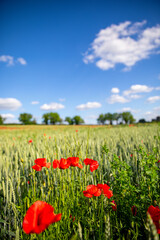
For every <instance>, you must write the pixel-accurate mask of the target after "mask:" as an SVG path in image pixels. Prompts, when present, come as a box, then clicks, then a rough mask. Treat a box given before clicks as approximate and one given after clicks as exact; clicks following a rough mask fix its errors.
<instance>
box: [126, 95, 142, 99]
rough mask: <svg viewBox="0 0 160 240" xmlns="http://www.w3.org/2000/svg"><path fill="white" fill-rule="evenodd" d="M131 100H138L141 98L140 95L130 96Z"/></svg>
mask: <svg viewBox="0 0 160 240" xmlns="http://www.w3.org/2000/svg"><path fill="white" fill-rule="evenodd" d="M129 97H130V98H131V99H138V98H141V97H142V96H141V95H138V94H132V95H130V96H129Z"/></svg>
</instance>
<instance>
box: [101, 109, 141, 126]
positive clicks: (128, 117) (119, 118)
mask: <svg viewBox="0 0 160 240" xmlns="http://www.w3.org/2000/svg"><path fill="white" fill-rule="evenodd" d="M107 121H108V122H109V124H110V125H112V124H113V121H116V123H117V124H119V123H121V124H122V123H123V122H125V124H132V123H135V121H136V120H135V119H134V117H133V115H132V114H131V113H130V112H123V113H105V114H100V115H99V117H98V119H97V122H98V124H106V122H107Z"/></svg>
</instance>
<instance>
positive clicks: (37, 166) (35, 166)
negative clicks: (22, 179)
mask: <svg viewBox="0 0 160 240" xmlns="http://www.w3.org/2000/svg"><path fill="white" fill-rule="evenodd" d="M32 168H33V169H34V170H36V171H41V170H42V167H41V166H40V165H34V166H32Z"/></svg>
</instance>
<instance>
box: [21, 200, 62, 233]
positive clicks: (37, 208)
mask: <svg viewBox="0 0 160 240" xmlns="http://www.w3.org/2000/svg"><path fill="white" fill-rule="evenodd" d="M61 215H62V214H61V213H60V214H54V208H53V207H52V206H51V205H49V204H48V203H46V202H43V201H36V202H35V203H34V204H33V205H31V206H30V208H29V209H28V210H27V213H26V215H25V217H24V219H23V225H22V227H23V231H24V232H25V233H26V234H30V233H36V234H39V233H41V232H43V231H44V230H45V229H47V228H48V227H49V225H50V224H52V223H54V222H58V221H60V220H61Z"/></svg>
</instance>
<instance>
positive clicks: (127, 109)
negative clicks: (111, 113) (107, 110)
mask: <svg viewBox="0 0 160 240" xmlns="http://www.w3.org/2000/svg"><path fill="white" fill-rule="evenodd" d="M117 112H120V113H122V112H132V113H139V112H140V110H136V109H132V108H130V107H124V108H122V109H120V110H117Z"/></svg>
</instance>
